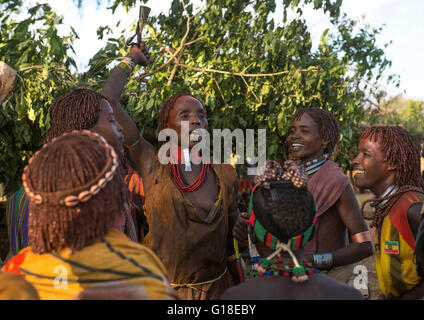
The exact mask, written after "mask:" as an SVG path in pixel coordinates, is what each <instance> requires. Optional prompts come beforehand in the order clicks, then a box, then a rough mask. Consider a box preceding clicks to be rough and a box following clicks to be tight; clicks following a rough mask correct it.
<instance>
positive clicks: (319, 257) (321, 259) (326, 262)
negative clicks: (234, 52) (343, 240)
mask: <svg viewBox="0 0 424 320" xmlns="http://www.w3.org/2000/svg"><path fill="white" fill-rule="evenodd" d="M313 258H314V262H313V265H314V267H315V268H317V269H320V270H328V269H331V267H333V255H332V254H331V253H321V254H314V255H313Z"/></svg>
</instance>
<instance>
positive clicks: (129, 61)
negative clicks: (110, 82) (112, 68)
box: [118, 57, 135, 75]
mask: <svg viewBox="0 0 424 320" xmlns="http://www.w3.org/2000/svg"><path fill="white" fill-rule="evenodd" d="M118 67H119V68H121V69H123V70H124V71H125V72H126V73H127V75H130V74H131V73H132V72H133V71H134V67H135V62H134V60H133V58H131V57H124V58H123V59H122V60H121V62H120V63H119V65H118Z"/></svg>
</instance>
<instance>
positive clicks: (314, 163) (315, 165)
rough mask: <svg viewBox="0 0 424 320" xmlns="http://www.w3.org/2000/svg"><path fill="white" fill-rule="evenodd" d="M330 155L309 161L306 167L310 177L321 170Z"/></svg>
mask: <svg viewBox="0 0 424 320" xmlns="http://www.w3.org/2000/svg"><path fill="white" fill-rule="evenodd" d="M327 158H328V154H326V153H324V154H323V155H322V156H321V157H319V158H316V159H312V160H310V161H307V162H306V163H305V164H304V166H305V171H306V173H307V174H308V176H310V175H311V174H313V173H315V172H317V171H318V170H319V169H321V167H322V165H323V164H324V162H325V161H327Z"/></svg>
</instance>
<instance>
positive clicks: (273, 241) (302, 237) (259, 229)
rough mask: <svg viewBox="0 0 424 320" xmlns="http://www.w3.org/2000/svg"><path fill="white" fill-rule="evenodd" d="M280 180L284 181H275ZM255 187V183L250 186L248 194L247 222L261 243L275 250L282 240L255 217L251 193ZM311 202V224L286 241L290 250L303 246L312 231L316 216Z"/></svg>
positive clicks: (315, 210) (314, 207)
mask: <svg viewBox="0 0 424 320" xmlns="http://www.w3.org/2000/svg"><path fill="white" fill-rule="evenodd" d="M282 182H284V181H278V182H277V181H276V182H275V183H282ZM257 187H258V185H255V186H254V187H253V188H252V192H251V194H250V201H249V213H250V217H249V223H250V225H251V226H252V228H253V230H254V231H255V234H256V236H257V237H258V239H259V240H260V241H261V242H262V243H264V244H265V245H266V246H267V247H268V248H270V249H272V250H275V249H277V247H278V245H279V244H281V243H282V242H281V241H280V240H279V239H278V238H277V237H275V236H274V235H272V234H271V233H270V232H268V231H267V230H266V229H265V227H264V226H262V224H261V223H260V222H259V221H258V219H256V216H255V212H254V210H253V194H254V192H255V190H256V188H257ZM313 203H314V206H313V210H314V219H313V221H312V224H311V225H310V227H309V228H308V229H306V231H305V232H303V233H302V234H299V235H297V236H293V237H291V238H290V239H289V241H288V242H287V244H288V245H289V247H290V250H292V251H296V250H299V249H300V248H302V247H304V246H305V244H306V243H307V242H308V240H309V238H310V237H311V235H312V231H313V230H314V225H315V221H316V219H317V216H316V212H317V209H316V204H315V201H314V202H313Z"/></svg>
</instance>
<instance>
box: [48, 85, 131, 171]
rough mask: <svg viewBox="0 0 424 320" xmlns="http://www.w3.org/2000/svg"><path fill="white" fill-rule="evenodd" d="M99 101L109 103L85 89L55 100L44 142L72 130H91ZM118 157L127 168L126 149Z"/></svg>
mask: <svg viewBox="0 0 424 320" xmlns="http://www.w3.org/2000/svg"><path fill="white" fill-rule="evenodd" d="M101 99H104V100H106V101H108V102H109V103H110V101H109V100H108V98H106V97H105V96H103V95H102V94H100V93H98V92H96V91H93V90H91V89H87V88H77V89H73V90H71V91H69V92H67V93H65V94H64V95H62V96H60V97H59V98H57V99H56V100H55V101H54V103H53V105H52V107H51V108H50V111H49V114H50V129H49V130H47V132H46V142H49V141H51V140H52V139H54V138H56V137H59V136H61V135H62V134H64V133H67V132H71V131H73V130H91V129H92V128H93V127H94V126H95V125H96V122H97V120H98V118H99V113H100V111H101V105H100V100H101ZM116 151H118V150H116ZM118 156H119V160H120V161H121V163H122V165H123V168H124V169H126V168H128V166H129V164H128V160H129V159H130V156H129V150H128V148H125V149H124V152H123V153H120V154H118Z"/></svg>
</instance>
